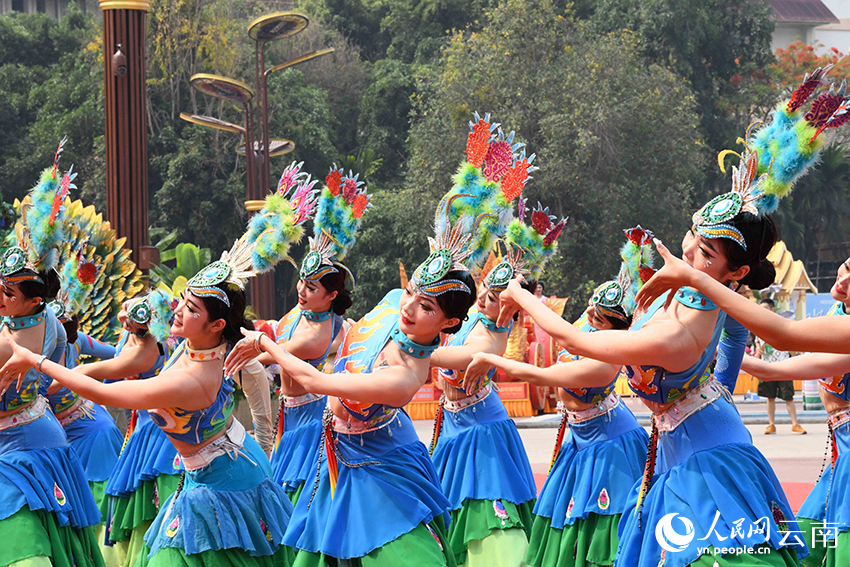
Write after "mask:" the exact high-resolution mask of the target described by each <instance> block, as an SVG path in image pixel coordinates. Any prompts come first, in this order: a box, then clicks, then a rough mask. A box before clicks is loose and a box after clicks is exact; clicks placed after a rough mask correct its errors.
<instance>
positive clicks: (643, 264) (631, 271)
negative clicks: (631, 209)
mask: <svg viewBox="0 0 850 567" xmlns="http://www.w3.org/2000/svg"><path fill="white" fill-rule="evenodd" d="M624 232H625V233H626V237H627V240H626V243H625V244H624V245H623V247H622V248H621V249H620V258H622V263H621V264H620V271H619V273H618V274H617V279H615V280H610V281H607V282H605V283H604V284H602V285H600V286H599V287H597V288H596V290H594V292H593V295H592V296H591V298H590V302H591V303H592V304H593V305H594V306H596V310H597V311H599V312H600V313H601V314H602V315H605V316H607V317H615V318H617V319H620V320H621V321H627V322H628V320H629V318H630V317H631V316H632V315H634V312H635V309H637V303H636V302H635V296H636V295H637V292H638V291H640V288H641V287H643V284H644V283H645V282H646V281H648V280H649V278H651V277H652V274H654V273H655V270H654V269H653V267H652V264H653V262H654V259H655V257H654V253H653V251H652V233H651V232H650V231H648V230H644V229H642V228H641V227H640V225H638V226H636V227H635V228H630V229H628V230H625V231H624Z"/></svg>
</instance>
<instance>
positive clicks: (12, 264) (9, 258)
mask: <svg viewBox="0 0 850 567" xmlns="http://www.w3.org/2000/svg"><path fill="white" fill-rule="evenodd" d="M65 141H66V139H63V140H62V141H61V142H59V147H58V149H57V150H56V154H55V156H54V158H53V166H52V167H49V168H47V169H45V170H44V172H43V173H42V174H41V179H40V181H39V183H38V185H36V186H35V187H34V188H33V189H32V190H31V191H30V193H29V195H30V199H31V203H27V204H25V205H23V206H22V207H21V219H20V221H19V222H18V225H16V227H15V234H16V235H17V239H18V245H17V246H13V247H12V248H9V249H7V250H6V251H5V252H4V253H3V256H2V259H0V278H2V279H3V281H6V282H8V283H12V284H15V283H20V282H22V281H38V282H41V281H42V279H41V277H40V276H39V275H38V272H46V271H47V270H52V269H56V266H57V264H58V262H59V245H60V244H61V243H62V242H63V241H64V240H65V232H66V231H65V222H64V219H63V217H62V214H61V213H62V211H63V210H64V209H63V207H62V203H63V201H64V200H65V197H66V196H67V195H68V192H69V191H70V190H71V189H75V188H76V186H75V185H74V184H73V181H74V178H75V177H76V176H77V174H76V173H74V172H73V166H72V167H71V168H70V169H69V170H68V172H67V173H65V174H64V175H61V176H60V174H59V156H60V155H61V154H62V151H63V149H64V146H65Z"/></svg>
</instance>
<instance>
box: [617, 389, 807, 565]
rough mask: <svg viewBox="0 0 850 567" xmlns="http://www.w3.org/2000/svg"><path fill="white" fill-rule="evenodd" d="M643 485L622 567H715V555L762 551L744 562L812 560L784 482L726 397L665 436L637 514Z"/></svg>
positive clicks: (626, 525) (624, 534) (627, 521)
mask: <svg viewBox="0 0 850 567" xmlns="http://www.w3.org/2000/svg"><path fill="white" fill-rule="evenodd" d="M640 484H641V483H640V481H638V482H637V483H636V484H635V485H634V486H633V488H632V492H631V496H630V498H629V502H628V504H627V506H626V509H627V510H629V511H628V512H627V513H625V514H623V517H622V519H621V521H620V525H619V539H620V548H619V551H618V556H617V561H616V563H615V565H618V566H623V567H636V566H637V567H658V565H659V563H661V564H663V565H664V566H665V567H684V566H685V565H690V564H691V563H694V562H697V561H698V560H700V559H703V560H707V561H708V563H706V564H707V565H713V563H714V561H715V559H714V557H713V556H711V557H706V556H709V555H711V554H713V553H715V550H723V549H726V550H730V549H742V550H747V549H755V548H760V549H758V550H756V552H755V553H758V555H746V554H745V555H743V556H739V558H740V557H743V558H744V560H745V562H746V558H747V557H750V558H752V561H753V562H757V563H758V564H759V565H762V564H763V565H771V564H778V565H787V564H796V561H797V557H803V556H805V555H807V553H808V550H807V548H806V545H805V542H804V541H803V540H802V538H801V537H799V530H798V528H797V522H796V521H795V520H794V516H793V514H792V512H791V507H790V506H789V505H788V501H787V499H786V498H785V494H784V492H783V491H782V487H781V486H780V484H779V480H778V479H777V478H776V475H775V474H774V472H773V469H771V467H770V465H769V464H768V463H767V460H766V459H765V458H764V456H763V455H762V454H761V453H760V452H759V451H758V450H757V449H756V448H755V447H754V446H753V444H752V437H751V436H750V433H749V431H748V430H747V429H746V427H744V424H743V422H742V421H741V417H740V415H739V414H738V411H737V409H736V408H735V406H734V405H733V404H732V403H731V402H730V401H728V400H727V399H726V398H724V397H720V398H718V399H716V400H715V401H714V402H712V403H710V404H708V405H706V406H705V407H703V408H702V409H700V410H698V411H696V412H695V413H694V414H692V415H690V416H688V417H687V418H686V419H685V420H684V421H682V422H681V423H680V424H679V425H678V427H676V428H675V429H673V430H672V431H669V432H661V433H659V436H658V451H657V460H656V468H655V474H654V475H653V478H652V482H651V484H650V488H649V490H648V491H647V493H646V495H645V496H644V499H643V505H642V507H641V510H640V512H638V510H637V500H638V493H639V491H640ZM767 548H770V549H767ZM732 553H735V552H734V551H732ZM795 553H796V556H795ZM701 555H702V556H704V557H702V558H701ZM717 557H718V558H719V555H718V556H717Z"/></svg>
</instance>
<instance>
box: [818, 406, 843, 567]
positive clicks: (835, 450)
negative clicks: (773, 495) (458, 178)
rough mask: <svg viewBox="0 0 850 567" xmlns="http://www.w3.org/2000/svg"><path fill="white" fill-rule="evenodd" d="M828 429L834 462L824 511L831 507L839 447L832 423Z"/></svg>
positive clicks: (828, 423) (828, 424)
mask: <svg viewBox="0 0 850 567" xmlns="http://www.w3.org/2000/svg"><path fill="white" fill-rule="evenodd" d="M826 427H827V429H828V430H829V433H828V435H829V442H830V443H831V444H832V462H831V463H830V464H829V484H828V485H827V487H826V498H825V499H824V503H823V507H824V510H826V507H827V505H829V494H830V492H832V479H833V478H835V461H837V460H838V447H837V446H836V444H835V430H834V429H833V428H832V423H830V422H829V421H827V422H826ZM821 474H823V473H821ZM818 480H820V479H818ZM824 561H826V558H824Z"/></svg>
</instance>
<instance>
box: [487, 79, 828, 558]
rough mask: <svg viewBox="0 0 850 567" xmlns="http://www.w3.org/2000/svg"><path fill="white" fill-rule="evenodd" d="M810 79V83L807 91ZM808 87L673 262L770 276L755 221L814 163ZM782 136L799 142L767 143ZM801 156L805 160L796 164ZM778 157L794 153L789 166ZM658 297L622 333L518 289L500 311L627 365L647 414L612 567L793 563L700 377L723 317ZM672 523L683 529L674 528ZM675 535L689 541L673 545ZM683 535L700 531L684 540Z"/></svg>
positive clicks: (700, 217)
mask: <svg viewBox="0 0 850 567" xmlns="http://www.w3.org/2000/svg"><path fill="white" fill-rule="evenodd" d="M819 80H820V79H819V78H818V77H815V85H814V86H816V84H817V82H818V81H819ZM805 86H806V85H805V84H804V87H805ZM813 88H814V87H812V89H809V90H808V91H807V92H803V93H802V94H801V91H798V92H796V93H795V95H794V97H793V98H792V100H791V102H790V103H789V104H788V106H786V107H784V108H783V107H780V108H779V109H778V110H777V112H776V115H775V116H774V120H773V123H772V124H771V125H770V126H769V127H767V128H765V129H763V130H762V131H761V132H759V133H758V135H757V136H756V138H755V139H754V140H752V141H751V140H750V139H749V136H747V145H748V150H750V151H747V152H745V153H744V155H743V158H742V164H741V167H740V168H737V167H736V168H734V169H733V174H732V179H733V191H732V192H730V193H727V194H724V195H720V196H718V197H715V198H714V199H713V200H712V201H710V202H709V203H708V204H707V205H706V206H704V207H703V208H702V209H700V210H699V211H698V212H697V213H696V214H695V215H694V225H693V228H692V229H691V230H690V231H689V232H688V233H687V234H686V236H685V239H684V241H683V243H682V248H683V261H684V262H686V263H687V264H690V265H691V266H692V267H693V268H695V269H696V270H698V271H700V272H701V273H702V276H701V277H704V278H711V279H713V280H715V281H717V282H719V283H722V284H724V285H729V284H730V283H732V282H740V283H743V284H746V285H750V287H753V288H756V289H761V288H763V287H766V286H767V285H769V284H770V283H772V281H773V277H774V273H773V267H772V265H771V264H770V262H768V261H767V259H766V258H767V254H768V252H769V251H770V249H771V248H772V247H773V244H774V243H775V241H776V227H775V225H774V224H773V221H772V219H771V218H770V216H767V214H768V213H769V212H770V211H771V210H773V209H775V207H776V205H777V204H778V198H779V196H780V195H784V194H786V193H787V192H788V191H789V190H790V186H791V183H792V181H793V180H795V179H796V178H797V177H798V176H799V175H801V174H802V173H803V170H804V169H805V168H806V167H808V165H810V164H811V163H812V160H814V159H816V157H817V156H816V155H814V154H815V153H816V149H817V146H818V145H819V143H820V142H819V140H817V137H816V134H817V129H818V126H817V125H809V124H807V123H805V122H801V121H803V120H804V118H803V117H802V113H801V112H800V111H799V106H800V105H802V104H803V102H805V100H806V97H807V95H808V94H810V93H811V90H813ZM789 136H793V138H792V139H794V140H797V137H799V138H800V140H798V141H796V142H794V143H790V144H789V143H778V142H777V139H779V138H782V139H784V138H787V137H789ZM810 141H813V142H810ZM811 144H815V145H814V146H812V145H811ZM801 148H802V149H803V151H805V152H806V155H800V154H799V150H800V149H801ZM777 152H778V153H777ZM789 152H790V153H792V154H793V153H794V152H798V153H796V154H794V155H792V156H790V157H789V155H788V153H789ZM794 167H797V169H796V170H795V169H794ZM759 173H761V176H760V177H757V176H758V175H759ZM667 299H668V300H669V301H668V303H670V308H669V309H668V310H667V311H663V310H661V306H662V304H663V303H664V301H663V300H660V301H656V302H655V303H654V304H653V305H652V306H651V307H650V308H649V311H648V312H647V314H645V315H643V316H642V317H640V318H638V319H637V320H636V321H635V323H634V324H633V325H632V329H633V331H634V332H631V333H625V334H621V333H616V334H614V333H606V332H598V333H590V334H588V333H580V332H578V331H577V330H575V329H573V328H572V327H569V328H567V326H565V325H563V324H562V322H561V321H560V320H557V318H554V319H553V318H552V317H548V315H549V314H547V313H545V311H544V310H541V309H539V308H537V306H536V305H534V303H537V302H536V301H534V300H531V299H530V298H527V297H525V296H524V292H523V291H522V290H521V288H519V286H518V284H517V285H512V286H509V287H508V289H507V290H506V291H505V292H503V294H502V302H503V304H504V305H503V307H504V308H505V309H506V311H507V310H509V309H513V308H515V306H516V304H517V303H518V304H519V306H521V307H522V308H524V309H526V310H528V311H529V313H531V315H532V316H534V318H535V320H537V321H538V323H539V324H541V326H543V327H544V328H546V327H547V325H548V326H550V327H551V328H552V329H551V333H552V334H553V336H555V338H556V340H558V342H559V343H561V344H562V345H564V346H565V347H566V348H567V349H568V350H569V351H570V352H573V353H575V354H579V355H585V356H589V357H592V358H596V359H597V360H600V361H604V362H611V363H614V364H618V363H625V364H627V365H628V366H627V368H626V371H627V374H628V375H629V384H630V386H631V388H632V389H633V390H634V391H635V393H637V394H638V395H639V396H641V397H642V398H643V399H644V400H645V403H646V404H647V405H648V406H649V407H650V408H651V409H652V411H653V413H654V416H653V420H652V425H653V431H652V435H651V439H650V446H649V451H648V455H647V466H646V470H645V474H644V479H643V482H642V483H641V485H640V487H639V489H638V491H637V494H635V500H634V510H635V511H634V513H631V514H629V515H628V516H627V517H624V518H623V520H622V522H621V523H620V527H619V535H620V549H619V553H618V559H617V561H618V563H619V564H622V565H630V566H631V565H641V566H648V565H652V566H653V567H655V566H656V565H658V563H659V561H664V563H665V565H688V564H694V563H699V562H701V561H702V562H706V563H707V564H709V565H711V564H712V563H713V562H714V561H715V559H714V554H717V555H723V554H724V552H723V550H724V549H726V550H729V549H730V548H732V549H733V550H734V549H749V548H756V547H758V549H759V551H758V552H757V553H758V555H757V556H739V557H738V558H740V559H746V558H747V557H753V561H755V560H760V561H762V562H765V563H768V564H794V563H796V562H797V556H798V555H799V556H800V557H803V556H805V555H806V554H807V549H806V547H805V544H804V542H803V541H802V540H801V539H800V538H794V537H789V536H788V534H785V535H784V536H783V534H782V533H781V532H787V531H788V530H789V529H790V530H792V531H793V530H795V529H796V526H797V525H796V522H794V521H793V519H791V518H792V516H791V511H790V507H789V506H788V503H787V500H786V499H785V496H784V494H783V493H782V488H781V486H780V485H779V482H778V480H777V479H776V476H775V475H774V473H773V471H772V470H771V469H770V466H769V465H768V464H767V461H766V460H765V459H764V457H763V456H762V455H761V454H760V453H759V452H758V451H757V450H756V449H755V448H754V447H753V446H752V442H751V437H750V435H749V432H748V431H747V430H746V428H745V427H744V426H743V424H742V423H741V419H740V416H739V415H738V414H737V412H736V411H735V409H734V406H733V405H732V404H731V402H729V401H728V400H727V397H726V390H725V389H724V388H720V387H718V385H717V384H716V383H715V382H714V381H713V380H712V379H711V373H710V365H711V362H712V360H713V359H714V355H715V348H716V346H717V343H718V341H719V338H720V331H721V328H722V326H723V321H724V319H725V315H724V313H723V312H722V311H720V310H718V309H717V306H716V305H715V304H714V303H713V302H712V301H711V300H710V299H709V298H708V297H705V296H704V295H703V294H701V293H699V292H698V291H696V290H690V289H685V288H683V289H679V290H677V291H676V292H675V293H672V294H671V298H667ZM538 313H539V315H540V317H541V318H538V316H537V315H538ZM507 315H508V312H506V313H504V314H503V315H502V316H505V317H506V316H507ZM736 315H737V314H736ZM736 318H737V319H738V320H739V321H740V322H741V323H742V324H744V325H745V326H747V322H746V321H745V320H743V319H742V318H740V317H736ZM547 330H549V329H547ZM615 335H616V336H615ZM656 465H657V466H656ZM676 515H678V516H681V517H682V518H685V519H686V520H681V522H682V524H680V525H679V526H677V528H674V527H672V524H671V522H672V520H673V519H674V518H675V517H676ZM682 526H685V527H688V528H689V529H688V530H687V531H688V532H690V533H689V534H688V535H689V536H694V537H689V538H682V537H681V536H680V535H678V534H680V533H681V530H682ZM693 526H698V527H699V529H700V531H701V532H702V533H700V534H696V535H694V533H693V532H694V529H693ZM656 528H657V531H656ZM656 533H660V534H661V536H658V537H656ZM667 536H669V537H672V538H673V540H670V539H669V537H667ZM706 550H707V551H706ZM727 553H728V551H727ZM724 560H726V561H729V560H730V559H729V556H728V555H727V557H726V558H725V559H724Z"/></svg>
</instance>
